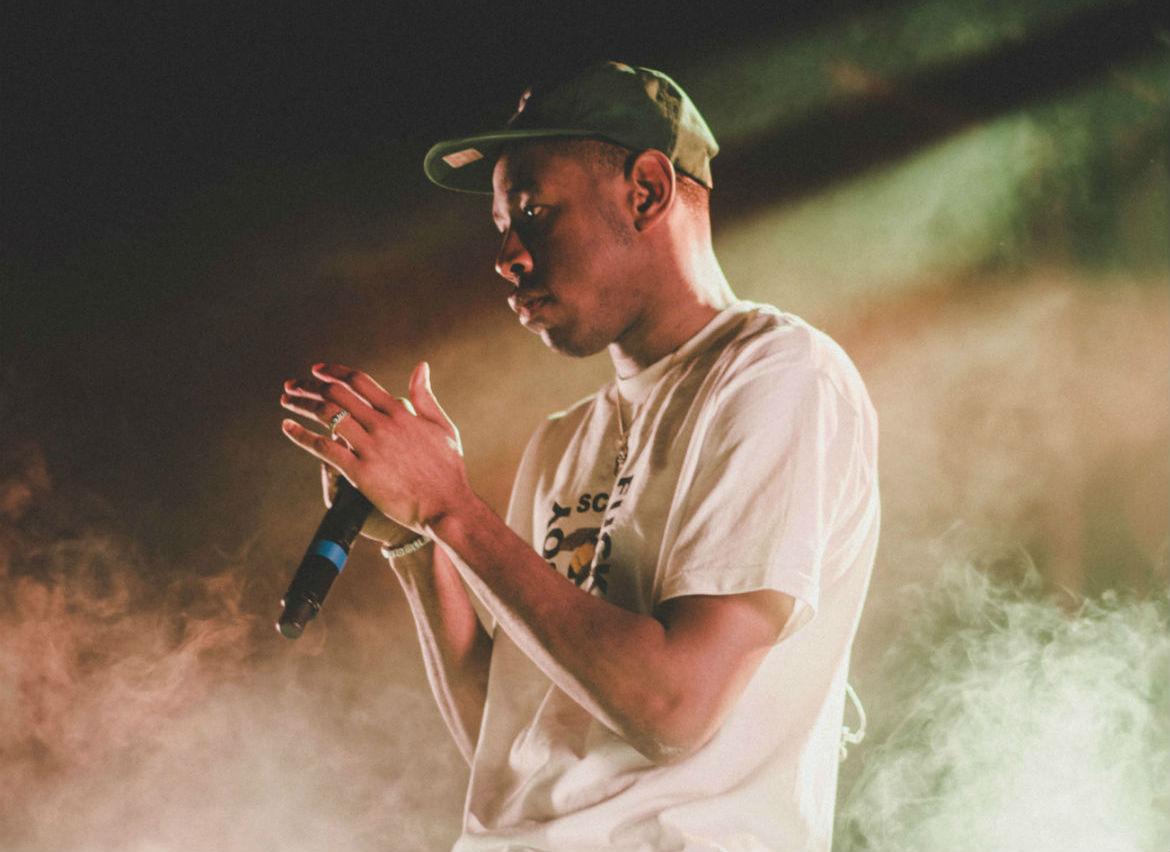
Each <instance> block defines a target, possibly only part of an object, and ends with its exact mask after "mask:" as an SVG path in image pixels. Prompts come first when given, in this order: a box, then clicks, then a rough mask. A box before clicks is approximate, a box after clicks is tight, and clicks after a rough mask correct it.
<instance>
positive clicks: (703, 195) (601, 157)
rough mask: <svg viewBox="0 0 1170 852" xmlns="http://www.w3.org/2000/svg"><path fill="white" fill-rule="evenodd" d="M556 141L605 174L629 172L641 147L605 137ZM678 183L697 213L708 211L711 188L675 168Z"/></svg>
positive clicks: (683, 198) (680, 195) (682, 197)
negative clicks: (616, 142)
mask: <svg viewBox="0 0 1170 852" xmlns="http://www.w3.org/2000/svg"><path fill="white" fill-rule="evenodd" d="M552 141H553V142H554V145H555V146H556V147H557V148H559V149H560V150H561V151H563V152H566V153H570V154H572V155H573V156H576V157H579V158H581V159H583V160H584V161H585V162H586V163H587V164H588V165H589V166H590V168H593V169H596V170H597V171H598V172H599V173H601V174H612V173H614V172H621V173H622V174H624V175H627V176H628V175H629V173H630V168H631V167H632V166H633V164H634V158H635V157H636V156H637V155H638V153H639V152H638V151H632V150H630V149H629V148H623V147H622V146H621V145H617V144H615V143H613V142H609V141H608V140H605V139H593V138H587V139H573V138H569V139H556V140H552ZM674 174H675V187H676V188H677V192H678V196H679V198H681V199H682V202H683V203H684V204H685V205H686V206H687V207H688V208H689V209H690V210H691V211H692V212H694V213H705V212H707V211H708V210H709V208H710V196H711V190H709V189H708V188H707V187H706V186H704V185H703V184H701V183H699V182H698V181H697V180H695V179H694V178H693V177H691V176H690V175H688V174H685V173H683V172H680V171H678V170H677V169H676V170H675V173H674Z"/></svg>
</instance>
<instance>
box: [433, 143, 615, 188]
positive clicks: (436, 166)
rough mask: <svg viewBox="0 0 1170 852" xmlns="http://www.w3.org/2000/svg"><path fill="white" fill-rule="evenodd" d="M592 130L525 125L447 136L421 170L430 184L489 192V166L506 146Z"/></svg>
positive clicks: (490, 173) (493, 165)
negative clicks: (455, 136) (518, 128)
mask: <svg viewBox="0 0 1170 852" xmlns="http://www.w3.org/2000/svg"><path fill="white" fill-rule="evenodd" d="M597 135H598V134H597V131H595V130H565V129H563V128H561V129H555V130H554V129H550V128H539V127H533V128H525V129H523V130H497V131H493V132H491V133H480V134H477V135H475V136H467V137H465V138H463V139H449V140H447V141H446V142H439V143H438V144H436V145H434V146H432V147H431V150H429V151H427V155H426V157H425V158H424V159H423V171H424V172H426V175H427V177H428V178H430V179H431V182H432V183H435V184H438V185H439V186H441V187H443V188H444V189H454V190H456V191H457V192H475V193H479V194H481V195H491V194H492V169H494V168H495V166H496V160H497V159H498V158H499V156H500V151H502V150H503V149H504V148H505V147H506V146H507V145H509V144H511V143H513V142H516V141H519V140H524V139H551V138H553V137H557V136H572V137H579V138H580V137H588V136H597Z"/></svg>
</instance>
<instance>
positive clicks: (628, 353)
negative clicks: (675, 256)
mask: <svg viewBox="0 0 1170 852" xmlns="http://www.w3.org/2000/svg"><path fill="white" fill-rule="evenodd" d="M644 280H646V282H647V286H646V287H645V291H644V292H645V293H646V294H647V298H646V300H645V302H644V307H643V310H642V311H641V312H640V313H639V314H638V316H637V317H636V318H635V319H634V321H633V322H632V323H631V324H630V325H629V326H627V327H626V329H625V331H624V332H622V334H621V335H620V336H619V337H618V339H617V340H615V341H614V342H613V343H611V344H610V345H609V356H610V359H611V360H612V361H613V366H614V370H615V371H616V372H617V374H618V376H620V377H621V378H623V379H624V378H628V377H630V376H632V375H634V374H635V373H638V372H640V371H641V370H643V369H645V368H646V367H649V366H650V365H651V364H653V363H655V362H656V361H658V360H659V359H661V358H665V357H666V356H667V355H669V354H670V353H671V352H673V351H675V350H676V349H678V348H679V347H680V346H682V345H683V344H684V343H686V342H687V341H688V340H690V339H691V338H692V337H694V336H695V335H696V334H698V333H699V331H701V330H702V329H703V327H704V326H706V325H707V323H709V322H710V321H711V320H712V319H714V318H715V315H716V314H718V313H719V312H720V311H721V310H723V309H724V308H726V307H728V306H730V305H731V304H732V303H733V302H734V301H735V294H734V293H732V292H731V287H730V285H729V284H728V283H727V278H726V276H725V275H724V274H723V270H722V269H721V268H720V266H719V261H718V260H717V259H716V257H715V253H714V252H713V251H711V250H710V249H708V250H707V251H705V252H693V253H689V254H688V255H687V256H686V262H685V263H682V264H672V265H671V266H670V267H669V268H667V269H665V270H661V271H660V273H659V274H653V272H652V271H649V270H648V271H647V275H646V278H645V279H644Z"/></svg>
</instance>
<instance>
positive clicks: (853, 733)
mask: <svg viewBox="0 0 1170 852" xmlns="http://www.w3.org/2000/svg"><path fill="white" fill-rule="evenodd" d="M845 696H846V697H847V698H848V699H849V703H850V704H852V705H853V707H854V708H855V709H856V710H857V719H858V723H857V730H850V729H849V726H848V725H842V726H841V760H842V761H844V760H845V758H847V757H848V756H849V746H851V745H859V744H860V743H861V741H862V740H864V739H865V725H866V719H865V707H863V706H862V704H861V699H860V698H858V697H857V693H856V692H854V691H853V686H852V685H851V684H850V683H849V682H848V681H846V682H845Z"/></svg>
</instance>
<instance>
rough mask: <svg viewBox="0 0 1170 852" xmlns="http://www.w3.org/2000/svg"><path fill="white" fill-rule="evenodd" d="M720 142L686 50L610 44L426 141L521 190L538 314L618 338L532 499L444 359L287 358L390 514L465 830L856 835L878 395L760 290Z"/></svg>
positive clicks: (459, 163) (314, 416)
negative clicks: (477, 423) (847, 827)
mask: <svg viewBox="0 0 1170 852" xmlns="http://www.w3.org/2000/svg"><path fill="white" fill-rule="evenodd" d="M717 150H718V148H717V146H716V143H715V140H714V138H713V137H712V135H711V132H710V130H709V129H708V127H707V125H706V123H705V122H704V120H703V118H702V117H701V116H700V114H699V112H698V110H697V109H696V107H695V106H694V104H693V103H692V102H691V101H690V99H689V98H688V97H687V95H686V94H685V93H684V92H683V91H682V90H681V89H680V88H679V87H678V86H677V85H676V84H675V83H674V82H673V81H672V80H671V79H670V78H669V77H667V76H666V75H664V74H662V73H660V72H658V71H654V70H651V69H647V68H633V67H629V66H627V65H622V64H619V63H613V62H608V63H602V64H599V65H596V66H593V67H590V68H588V69H586V70H584V71H582V72H581V73H579V74H577V75H576V76H575V77H573V78H572V79H569V80H567V81H565V82H563V83H560V84H559V85H553V86H549V87H545V88H539V87H537V88H533V89H530V90H529V91H527V92H525V95H524V97H523V98H522V99H521V102H520V105H519V109H518V110H517V111H516V113H515V114H514V115H513V116H512V118H511V120H510V121H509V122H508V123H507V125H506V126H504V127H502V128H499V129H496V130H492V131H488V132H485V133H481V134H477V135H475V136H471V137H468V138H464V139H458V140H453V141H449V142H443V143H440V144H438V145H436V146H435V147H434V148H432V149H431V151H430V152H429V153H428V154H427V157H426V161H425V169H426V173H427V175H428V176H429V177H430V178H431V179H432V180H433V181H434V182H435V183H438V184H440V185H441V186H445V187H449V188H452V189H458V190H465V191H470V192H483V193H491V194H492V216H493V218H494V220H495V223H496V226H497V227H498V229H499V231H500V233H501V235H502V240H503V243H502V246H501V248H500V251H499V255H498V257H497V259H496V270H497V271H498V272H499V274H500V275H502V276H503V277H504V278H505V279H507V280H508V281H509V282H510V283H511V284H512V287H513V289H512V293H511V295H510V297H509V303H510V304H511V306H512V309H513V310H514V311H515V312H516V313H517V315H518V317H519V321H520V323H521V324H522V325H524V326H525V327H526V328H528V329H529V330H530V331H532V332H534V333H536V334H539V335H540V337H541V339H542V340H543V341H544V342H545V344H547V345H548V347H549V348H551V349H553V350H554V351H556V352H559V353H563V354H566V355H572V356H585V355H592V354H594V353H597V352H600V351H602V350H605V351H607V352H608V354H609V356H610V358H611V359H612V361H613V366H614V372H615V377H614V379H613V381H611V382H609V383H608V384H607V385H606V386H605V387H602V388H601V389H600V390H598V391H597V392H596V393H595V394H594V395H592V396H591V397H589V398H587V399H584V400H582V401H580V402H578V403H577V404H575V405H573V406H572V407H570V408H569V409H568V410H566V411H563V412H561V413H559V414H555V415H553V416H551V417H550V418H548V419H547V420H546V421H545V422H544V423H543V424H542V425H541V426H540V427H539V428H538V429H537V431H536V433H535V434H534V435H533V436H532V438H531V440H530V441H529V443H528V447H527V449H526V451H525V453H524V456H523V459H522V461H521V463H520V469H519V471H518V473H517V476H516V481H515V486H514V489H513V492H512V498H511V502H510V505H509V507H508V513H507V521H506V523H505V521H504V520H502V519H501V518H499V517H498V516H497V515H495V514H494V513H493V512H492V511H491V510H490V509H489V508H488V507H487V506H486V505H485V504H484V503H483V501H482V500H481V499H480V498H479V497H477V496H476V494H475V493H474V491H473V490H472V488H471V486H470V484H469V483H468V479H467V474H466V471H465V468H464V462H463V454H462V449H461V446H460V442H459V433H458V430H457V429H456V427H455V424H453V423H452V422H451V420H450V418H449V417H447V415H446V414H445V413H444V412H443V409H442V408H441V407H440V405H439V402H438V400H437V399H436V396H435V394H434V392H433V391H432V389H431V384H430V375H429V370H428V367H427V365H426V364H425V363H420V364H419V365H418V367H416V369H415V370H414V373H413V375H412V376H411V377H410V382H409V399H408V400H405V399H398V398H396V397H394V396H392V395H390V394H389V393H387V392H386V391H385V390H384V389H383V388H382V387H381V386H379V385H378V384H377V383H376V382H375V381H374V380H373V379H372V378H371V377H370V376H368V375H366V374H365V373H363V372H361V371H359V370H355V369H351V368H349V367H345V366H342V365H338V364H319V365H316V366H315V367H314V368H313V370H312V375H310V376H306V377H303V378H300V379H296V380H290V381H289V382H287V383H286V385H285V394H284V395H283V396H282V403H283V405H284V406H285V407H286V408H288V409H290V410H292V411H294V412H296V413H298V414H300V415H303V416H304V417H307V418H309V419H311V420H313V421H316V422H317V423H319V424H321V425H323V426H328V427H329V430H330V433H331V436H332V437H333V438H334V440H330V436H326V435H322V434H320V433H318V432H315V431H312V430H310V429H307V428H305V427H304V426H301V425H299V424H297V423H295V422H294V421H291V420H286V421H285V422H284V425H283V428H284V431H285V433H286V434H287V435H288V436H289V437H290V438H291V439H292V440H293V441H294V442H295V443H297V444H298V445H299V446H301V447H303V448H304V449H305V450H307V451H308V452H310V453H312V454H313V455H314V456H316V457H317V458H319V459H321V460H322V461H323V462H325V463H326V464H327V465H329V466H331V468H333V469H335V470H337V471H340V472H341V473H342V474H344V475H345V476H346V477H348V478H349V479H350V480H351V481H352V482H353V483H354V484H356V485H357V487H358V488H360V489H361V491H362V492H363V493H364V494H365V495H366V496H367V497H368V498H369V499H370V500H371V501H372V502H373V503H374V504H375V506H376V507H377V509H378V510H380V511H381V513H382V514H383V515H384V516H385V517H380V516H375V518H374V519H373V520H371V522H370V523H369V525H368V526H367V530H366V532H367V534H369V535H371V536H373V537H377V538H379V539H381V540H382V541H383V542H384V543H385V546H384V547H383V552H384V553H385V554H386V555H387V557H388V558H389V559H390V560H391V564H392V566H393V569H394V571H395V573H396V575H397V576H398V578H399V579H400V580H401V582H402V585H403V588H404V590H405V593H406V597H407V600H408V601H409V603H410V607H411V610H412V612H413V615H414V618H415V622H416V625H417V630H418V636H419V639H420V643H421V646H422V652H423V657H424V661H425V663H426V669H427V674H428V677H429V680H430V683H431V686H432V689H433V691H434V694H435V699H436V701H437V703H438V706H439V711H440V713H441V714H442V716H443V719H444V720H445V722H446V723H447V725H448V727H449V728H450V730H451V733H452V735H453V736H454V738H455V741H456V743H457V744H458V746H459V749H460V751H461V752H462V753H463V756H464V757H465V758H466V759H467V762H468V764H469V766H470V767H471V779H470V788H469V790H468V794H467V800H466V806H465V812H464V819H463V832H462V836H461V837H460V839H459V840H458V842H457V843H456V845H455V849H456V850H467V851H468V852H469V851H470V850H489V849H490V850H504V849H526V850H527V849H541V850H586V849H596V850H601V849H606V850H615V849H616V850H652V849H653V850H659V849H661V850H666V849H670V850H681V849H685V850H716V849H720V850H730V849H735V850H757V849H759V850H763V849H767V850H807V849H817V850H827V849H828V848H829V846H830V841H831V833H832V824H833V805H834V797H835V788H836V780H837V756H838V746H839V744H840V736H841V729H842V716H843V707H844V697H845V689H846V674H847V670H848V665H849V652H850V646H851V644H852V641H853V637H854V633H855V631H856V628H857V622H858V618H859V616H860V613H861V608H862V602H863V600H864V597H865V593H866V588H867V585H868V582H869V576H870V571H871V568H872V565H873V559H874V551H875V548H876V545H877V535H878V516H879V502H878V484H877V424H876V417H875V414H874V410H873V407H872V406H871V404H870V401H869V398H868V396H867V394H866V391H865V388H864V386H863V384H862V381H861V378H860V377H859V376H858V373H857V371H856V369H855V368H854V366H853V364H852V363H851V362H850V360H849V358H848V357H847V356H846V355H845V353H844V352H843V351H842V350H841V349H840V347H838V346H837V345H836V344H835V343H834V342H833V341H832V340H831V339H830V338H829V337H827V336H826V335H825V334H824V333H822V332H820V331H818V330H817V329H815V328H813V327H811V326H810V325H808V324H807V323H805V322H804V321H802V320H801V319H799V318H798V317H796V316H793V315H792V314H789V313H784V312H782V311H779V310H777V309H776V308H774V307H770V306H766V305H760V304H753V303H751V302H747V301H743V300H737V299H736V298H735V296H734V295H733V294H732V291H731V288H730V287H729V286H728V282H727V280H726V278H725V276H724V274H723V271H722V270H721V269H720V266H719V263H718V261H717V259H716V257H715V253H714V251H713V249H712V243H711V232H710V221H709V215H708V205H707V200H708V193H709V191H710V187H711V183H712V181H711V170H710V165H711V158H712V157H714V156H715V154H716V152H717ZM501 387H502V388H507V383H506V381H501ZM506 392H512V393H517V394H520V393H523V388H522V387H519V386H516V387H512V388H510V389H508V391H506ZM468 589H470V591H471V593H472V594H474V595H475V596H476V597H477V598H478V599H479V602H480V603H481V604H482V606H481V610H482V611H483V612H484V613H485V614H486V615H485V617H484V618H483V620H482V621H481V619H480V618H479V617H477V613H476V609H475V607H474V606H473V603H472V599H471V597H470V596H469V594H468Z"/></svg>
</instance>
